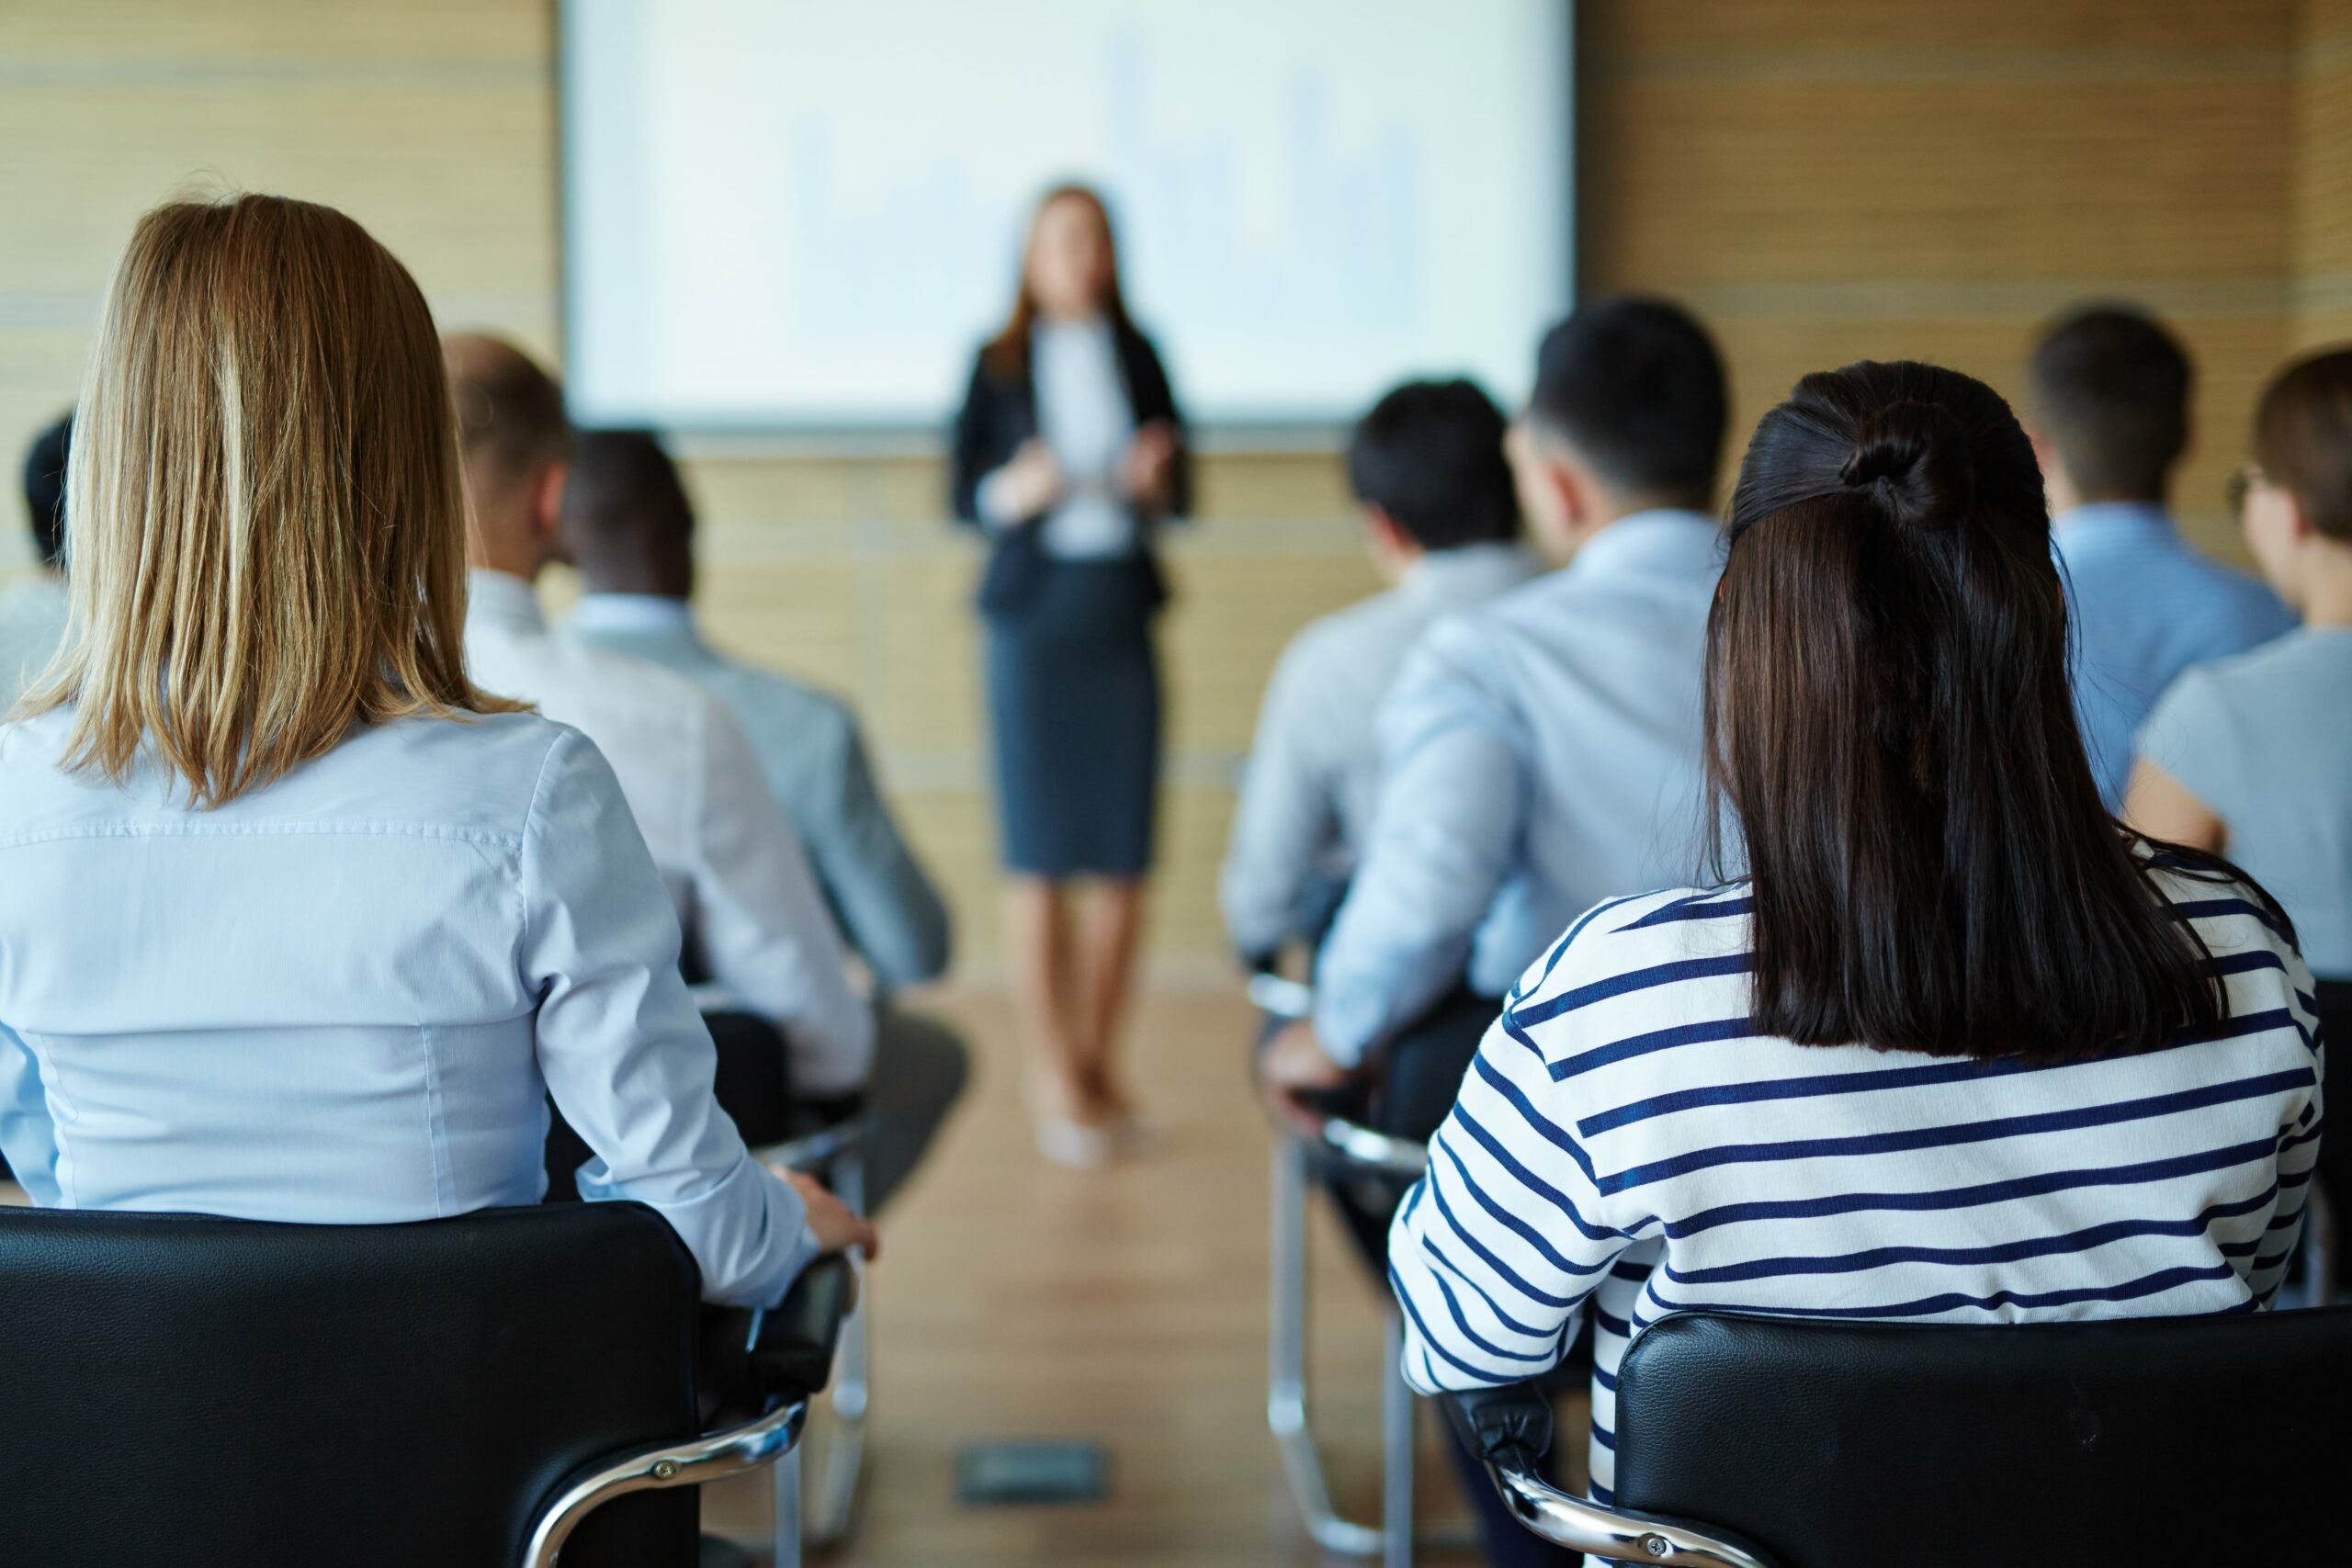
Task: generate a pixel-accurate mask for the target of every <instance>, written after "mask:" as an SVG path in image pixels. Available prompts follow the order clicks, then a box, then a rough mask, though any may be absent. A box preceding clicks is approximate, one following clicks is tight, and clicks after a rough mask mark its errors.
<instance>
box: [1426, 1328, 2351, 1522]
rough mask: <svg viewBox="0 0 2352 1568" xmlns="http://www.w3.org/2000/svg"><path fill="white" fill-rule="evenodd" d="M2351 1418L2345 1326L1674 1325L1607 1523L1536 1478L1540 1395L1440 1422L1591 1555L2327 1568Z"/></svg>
mask: <svg viewBox="0 0 2352 1568" xmlns="http://www.w3.org/2000/svg"><path fill="white" fill-rule="evenodd" d="M2347 1402H2352V1308H2323V1309H2318V1310H2314V1311H2310V1312H2294V1313H2264V1314H2250V1315H2243V1316H2232V1317H2202V1318H2139V1319H2123V1320H2111V1321H2107V1322H2098V1323H2068V1324H2041V1325H2030V1326H2006V1327H2004V1326H1984V1327H1975V1326H1972V1327H1946V1326H1941V1325H1911V1324H1885V1323H1842V1322H1825V1321H1817V1320H1816V1321H1805V1320H1802V1319H1792V1318H1777V1317H1749V1316H1741V1315H1738V1314H1728V1313H1713V1312H1691V1313H1681V1314H1676V1315H1674V1316H1671V1317H1668V1318H1665V1319H1663V1320H1661V1321H1660V1322H1658V1323H1657V1324H1656V1325H1652V1326H1651V1327H1650V1328H1649V1329H1648V1330H1647V1331H1646V1332H1645V1333H1644V1334H1643V1335H1642V1336H1641V1337H1640V1338H1638V1339H1636V1340H1635V1341H1634V1346H1633V1348H1632V1349H1631V1350H1630V1351H1628V1352H1627V1354H1626V1357H1625V1361H1624V1365H1623V1367H1622V1368H1621V1369H1620V1370H1619V1373H1618V1384H1617V1445H1616V1450H1615V1451H1616V1463H1617V1477H1616V1480H1617V1483H1616V1489H1615V1501H1614V1502H1613V1504H1611V1506H1606V1507H1603V1506H1600V1505H1598V1504H1595V1503H1592V1502H1589V1501H1588V1500H1586V1499H1584V1498H1580V1497H1574V1496H1571V1495H1568V1494H1566V1493H1565V1492H1561V1491H1559V1490H1557V1489H1555V1488H1554V1487H1553V1486H1551V1485H1550V1484H1548V1483H1545V1482H1544V1481H1543V1480H1542V1479H1540V1477H1539V1475H1538V1473H1537V1461H1540V1459H1541V1458H1542V1456H1543V1454H1544V1450H1546V1449H1547V1448H1548V1447H1549V1446H1550V1444H1551V1435H1552V1434H1551V1409H1550V1405H1549V1404H1548V1402H1547V1401H1546V1400H1545V1399H1544V1398H1543V1397H1542V1396H1541V1395H1539V1394H1537V1393H1535V1392H1534V1391H1533V1390H1532V1389H1530V1388H1528V1387H1527V1386H1526V1385H1519V1386H1515V1387H1511V1388H1506V1389H1499V1390H1495V1391H1492V1392H1489V1393H1479V1394H1472V1395H1460V1396H1455V1397H1453V1398H1452V1399H1449V1400H1448V1401H1447V1402H1446V1403H1447V1404H1448V1407H1449V1413H1450V1414H1451V1415H1452V1416H1453V1419H1454V1420H1455V1421H1456V1422H1457V1424H1458V1425H1460V1426H1461V1427H1463V1428H1464V1435H1465V1437H1466V1438H1467V1439H1468V1440H1469V1441H1470V1443H1471V1445H1472V1449H1473V1451H1476V1452H1478V1453H1480V1454H1482V1455H1483V1456H1484V1457H1485V1458H1486V1461H1487V1470H1488V1472H1489V1473H1490V1474H1491V1475H1492V1476H1493V1478H1494V1481H1495V1484H1496V1485H1497V1486H1498V1487H1499V1488H1500V1489H1501V1492H1502V1495H1503V1496H1504V1498H1505V1500H1506V1501H1507V1502H1508V1503H1509V1504H1510V1507H1511V1510H1512V1512H1513V1513H1514V1514H1516V1515H1517V1516H1518V1517H1519V1518H1520V1519H1521V1521H1522V1522H1523V1523H1525V1524H1526V1525H1527V1527H1528V1528H1529V1529H1532V1530H1534V1531H1535V1532H1536V1533H1537V1534H1538V1535H1541V1536H1543V1537H1544V1538H1545V1539H1546V1540H1552V1541H1555V1542H1557V1543H1559V1544H1560V1545H1562V1546H1566V1547H1572V1548H1576V1549H1578V1550H1581V1551H1584V1552H1586V1553H1587V1554H1589V1555H1590V1556H1593V1557H1598V1558H1601V1559H1605V1560H1607V1561H1611V1562H1649V1563H1669V1564H1683V1565H1687V1568H1888V1565H1890V1564H1895V1563H1900V1564H1902V1568H1989V1565H1992V1564H1998V1565H1999V1568H2087V1565H2089V1564H2104V1563H2123V1562H2130V1563H2147V1564H2172V1563H2205V1562H2249V1563H2251V1562H2265V1563H2268V1562H2278V1563H2303V1562H2338V1561H2341V1559H2339V1558H2337V1557H2336V1555H2335V1553H2336V1552H2338V1551H2344V1550H2345V1546H2344V1534H2345V1530H2344V1524H2343V1520H2342V1517H2341V1503H2342V1494H2341V1493H2340V1491H2339V1490H2338V1488H2340V1487H2341V1485H2342V1484H2343V1476H2342V1471H2343V1461H2342V1459H2341V1454H2342V1450H2339V1449H2337V1448H2336V1447H2335V1443H2336V1441H2337V1440H2339V1438H2340V1435H2341V1434H2340V1431H2339V1428H2340V1427H2341V1425H2342V1413H2343V1411H2344V1410H2345V1409H2346V1407H2347ZM2330 1454H2335V1455H2337V1456H2338V1457H2337V1458H2335V1459H2330V1458H2329V1457H2328V1456H2329V1455H2330ZM2331 1540H2332V1541H2335V1543H2336V1544H2335V1545H2334V1546H2330V1545H2328V1544H2327V1543H2328V1542H2329V1541H2331Z"/></svg>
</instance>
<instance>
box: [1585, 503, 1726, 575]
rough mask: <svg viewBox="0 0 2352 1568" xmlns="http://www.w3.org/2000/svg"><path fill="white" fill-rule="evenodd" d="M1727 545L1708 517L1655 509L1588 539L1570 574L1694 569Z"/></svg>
mask: <svg viewBox="0 0 2352 1568" xmlns="http://www.w3.org/2000/svg"><path fill="white" fill-rule="evenodd" d="M1723 543H1724V541H1723V530H1722V529H1720V528H1718V527H1717V526H1716V525H1715V520H1714V519H1713V518H1712V517H1710V516H1708V515H1706V514H1705V513H1701V512H1685V511H1682V510H1680V509H1679V508H1676V507H1657V508H1655V509H1653V510H1651V511H1648V512H1634V513H1627V514H1626V515H1624V516H1623V517H1620V518H1619V519H1617V521H1616V522H1614V523H1611V524H1610V525H1608V526H1607V527H1605V528H1603V529H1601V530H1600V532H1599V533H1598V534H1595V535H1594V536H1592V537H1591V538H1589V539H1587V540H1586V541H1585V542H1584V543H1583V544H1582V545H1581V546H1579V547H1577V553H1576V558H1575V559H1573V560H1571V561H1570V562H1569V563H1568V567H1567V570H1570V571H1573V572H1575V573H1577V575H1578V576H1580V577H1592V576H1595V575H1601V576H1618V575H1622V574H1624V573H1628V572H1638V571H1645V570H1652V569H1657V568H1665V569H1667V570H1676V569H1680V568H1694V569H1695V568H1699V567H1703V566H1705V565H1707V564H1708V563H1709V562H1711V561H1714V560H1716V559H1718V558H1720V557H1721V555H1722V553H1723Z"/></svg>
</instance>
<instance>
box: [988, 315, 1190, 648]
mask: <svg viewBox="0 0 2352 1568" xmlns="http://www.w3.org/2000/svg"><path fill="white" fill-rule="evenodd" d="M1116 347H1117V351H1118V355H1119V372H1120V375H1121V378H1123V379H1124V380H1125V382H1126V386H1127V405H1128V407H1129V408H1131V409H1132V410H1134V412H1135V419H1136V428H1138V429H1140V428H1142V427H1143V426H1144V425H1146V424H1148V423H1151V422H1152V421H1153V420H1156V419H1159V420H1166V421H1167V422H1168V423H1170V425H1172V426H1173V427H1174V428H1175V431H1176V457H1175V463H1174V466H1173V469H1172V472H1171V475H1170V479H1171V484H1170V491H1171V497H1172V501H1173V504H1172V505H1171V506H1170V514H1172V515H1175V516H1179V517H1181V516H1182V515H1183V514H1184V513H1187V512H1188V511H1190V510H1191V509H1192V504H1193V457H1192V449H1191V445H1190V443H1189V442H1188V441H1187V439H1186V433H1185V429H1184V416H1183V415H1182V413H1181V412H1178V411H1177V408H1176V394H1175V392H1174V391H1173V390H1172V389H1170V387H1169V385H1168V372H1167V370H1166V369H1164V368H1163V367H1161V365H1160V363H1159V354H1158V352H1157V351H1155V350H1154V349H1153V348H1152V346H1151V340H1150V339H1149V338H1147V337H1145V336H1144V335H1143V333H1139V332H1137V331H1136V329H1135V328H1134V327H1132V326H1128V327H1123V328H1121V329H1119V331H1118V333H1117V335H1116ZM1035 434H1037V389H1036V385H1035V382H1034V381H1033V380H1032V379H1031V378H1030V376H1029V373H1028V371H1027V370H1026V369H1025V368H1024V369H1023V372H1022V373H1021V374H1020V375H1019V376H1017V377H1001V376H999V375H998V374H997V373H996V372H995V371H993V370H992V369H990V368H989V364H988V360H987V358H986V357H985V355H983V356H981V357H979V358H978V359H977V360H976V361H975V363H974V364H973V366H972V383H971V387H970V389H968V390H967V391H966V392H965V394H964V407H963V411H962V412H960V413H958V414H957V415H956V430H955V438H954V444H953V445H954V450H953V457H952V462H951V464H950V481H949V482H950V486H951V489H952V491H953V497H952V499H953V501H954V503H955V507H956V517H957V518H958V519H959V520H961V521H963V522H965V523H968V524H971V525H974V526H978V524H979V520H980V506H979V489H980V481H981V480H982V479H986V478H988V476H989V475H990V474H992V473H994V472H996V470H997V469H999V468H1002V467H1003V466H1004V465H1005V464H1006V463H1007V462H1008V461H1010V460H1011V458H1012V454H1013V453H1014V452H1016V451H1017V450H1019V449H1020V446H1021V444H1022V443H1023V442H1024V441H1027V440H1028V439H1029V438H1030V437H1031V436H1033V435H1035ZM1045 520H1046V519H1045V514H1044V513H1039V514H1037V515H1035V516H1033V517H1024V518H1023V519H1022V520H1021V521H1020V522H1019V523H1017V524H1015V525H1013V526H1012V527H1011V528H1007V529H1005V530H1004V531H1003V532H1001V533H1000V534H999V535H998V536H997V537H996V546H995V547H994V548H993V549H992V550H990V551H989V565H988V571H987V573H986V575H984V576H983V577H982V578H981V579H980V594H979V600H980V609H981V610H982V611H983V612H984V613H986V614H988V615H1019V614H1020V613H1021V610H1022V607H1023V605H1024V604H1026V603H1027V602H1028V600H1029V598H1030V596H1031V595H1032V593H1033V592H1035V587H1036V584H1037V581H1038V580H1039V579H1040V578H1041V577H1042V576H1043V575H1044V573H1045V569H1046V547H1045V543H1044V541H1043V540H1042V539H1040V538H1039V537H1038V527H1039V525H1041V524H1043V523H1044V522H1045ZM1138 521H1139V522H1141V523H1142V524H1143V525H1144V526H1143V527H1142V529H1141V530H1140V534H1141V537H1142V541H1143V557H1142V561H1143V570H1144V571H1145V573H1146V575H1147V577H1148V580H1149V599H1150V602H1151V604H1153V605H1154V606H1155V607H1157V606H1158V605H1159V604H1165V603H1167V600H1168V587H1167V579H1166V577H1165V576H1163V575H1162V574H1161V572H1160V570H1159V559H1158V558H1157V557H1156V556H1155V555H1154V553H1153V551H1152V547H1151V532H1152V525H1156V524H1157V523H1159V521H1160V519H1159V517H1157V516H1153V517H1144V518H1140V519H1138Z"/></svg>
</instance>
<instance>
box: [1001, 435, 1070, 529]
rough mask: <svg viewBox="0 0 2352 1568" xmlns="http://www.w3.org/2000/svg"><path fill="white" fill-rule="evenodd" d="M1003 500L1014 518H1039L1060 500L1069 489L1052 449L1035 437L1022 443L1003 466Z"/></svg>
mask: <svg viewBox="0 0 2352 1568" xmlns="http://www.w3.org/2000/svg"><path fill="white" fill-rule="evenodd" d="M1003 472H1004V479H1005V491H1006V494H1005V499H1006V500H1007V501H1008V502H1011V503H1012V514H1013V515H1014V516H1016V517H1041V516H1043V515H1045V514H1046V513H1048V512H1051V511H1052V510H1053V509H1054V508H1055V507H1056V506H1057V505H1059V504H1060V503H1061V500H1062V495H1063V492H1064V491H1065V490H1066V489H1067V488H1068V486H1067V483H1066V481H1065V480H1064V479H1063V476H1062V466H1061V464H1060V463H1058V462H1057V461H1056V460H1055V458H1054V449H1053V448H1052V447H1050V446H1046V443H1045V442H1044V441H1043V440H1041V439H1039V438H1038V437H1036V436H1032V437H1030V438H1029V439H1028V440H1026V441H1024V442H1023V443H1022V444H1021V446H1020V449H1019V450H1018V451H1016V452H1014V453H1013V454H1012V459H1011V460H1010V461H1009V462H1007V463H1006V464H1005V465H1004V469H1003Z"/></svg>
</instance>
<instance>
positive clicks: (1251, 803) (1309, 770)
mask: <svg viewBox="0 0 2352 1568" xmlns="http://www.w3.org/2000/svg"><path fill="white" fill-rule="evenodd" d="M1504 429H1505V425H1504V421H1503V416H1502V413H1501V411H1499V410H1498V409H1497V408H1496V407H1495V405H1494V402H1493V400H1491V399H1489V398H1488V397H1487V394H1486V393H1485V392H1483V391H1481V390H1480V389H1478V388H1477V387H1476V385H1474V384H1473V383H1471V382H1468V381H1408V382H1407V383H1406V384H1405V385H1403V386H1401V387H1398V388H1397V389H1395V390H1394V391H1391V392H1390V393H1388V395H1387V396H1385V397H1384V398H1382V399H1381V400H1380V401H1379V402H1377V403H1375V404H1374V405H1373V408H1372V412H1369V413H1367V414H1365V415H1364V416H1363V420H1362V421H1360V422H1359V423H1357V425H1356V428H1355V433H1354V434H1353V436H1352V437H1351V440H1350V442H1349V444H1348V458H1347V463H1348V481H1349V485H1350V488H1351V490H1353V491H1354V492H1355V498H1356V502H1357V504H1358V505H1359V506H1360V507H1361V508H1362V512H1363V535H1364V544H1365V547H1366V549H1367V550H1368V552H1369V553H1370V555H1371V557H1372V561H1373V566H1374V570H1377V571H1378V572H1379V573H1380V575H1381V577H1382V578H1383V579H1385V581H1387V582H1389V583H1390V584H1391V585H1392V586H1391V587H1390V588H1389V589H1388V591H1387V592H1384V593H1378V594H1374V596H1373V597H1371V598H1369V599H1365V600H1363V601H1361V602H1360V603H1358V604H1351V605H1350V606H1348V607H1347V608H1346V609H1344V610H1340V611H1338V612H1335V613H1334V614H1332V615H1326V616H1324V617H1323V618H1322V619H1320V620H1318V621H1316V622H1314V623H1312V624H1311V625H1309V626H1307V627H1306V629H1305V630H1303V631H1301V632H1300V633H1299V634H1298V635H1297V636H1296V637H1293V638H1292V639H1291V643H1290V646H1289V647H1288V648H1286V649H1283V656H1282V659H1281V660H1280V662H1278V663H1277V664H1276V665H1275V666H1274V673H1273V677H1272V680H1271V681H1270V682H1268V683H1267V686H1266V697H1265V703H1264V705H1263V707H1262V708H1261V710H1260V713H1259V716H1258V732H1257V739H1256V740H1255V741H1254V742H1253V743H1252V744H1251V746H1250V766H1249V770H1248V772H1247V773H1246V775H1245V776H1244V777H1243V780H1242V784H1241V793H1240V799H1239V802H1238V805H1237V806H1236V807H1235V811H1234V818H1233V834H1232V838H1231V840H1229V842H1228V844H1227V850H1226V858H1225V870H1224V874H1223V875H1222V877H1221V878H1220V880H1219V884H1218V894H1219V902H1220V904H1221V905H1222V906H1223V908H1224V911H1225V924H1226V931H1227V934H1228V935H1229V936H1230V937H1231V938H1232V940H1233V943H1234V946H1235V947H1236V948H1238V950H1239V951H1240V952H1241V953H1242V954H1243V955H1244V957H1245V958H1246V959H1248V960H1250V962H1252V963H1259V962H1263V961H1265V960H1267V959H1269V958H1271V957H1272V955H1273V954H1274V953H1276V952H1277V951H1278V950H1279V949H1281V948H1283V947H1284V946H1285V945H1287V944H1289V943H1291V942H1313V941H1314V940H1315V939H1317V937H1319V936H1320V935H1321V933H1322V931H1323V928H1324V926H1325V925H1326V924H1328V923H1329V919H1330V917H1331V914H1332V911H1333V908H1334V907H1335V905H1336V902H1337V899H1338V897H1339V895H1340V892H1342V891H1343V890H1344V889H1345V887H1346V886H1347V880H1348V876H1349V874H1350V873H1351V871H1352V870H1353V868H1354V864H1355V859H1356V855H1357V853H1358V851H1359V850H1360V848H1361V846H1362V845H1363V839H1364V834H1365V832H1366V830H1367V829H1369V827H1370V825H1371V820H1372V814H1373V807H1374V801H1375V799H1376V796H1377V792H1378V789H1379V783H1380V745H1379V739H1378V737H1377V735H1376V734H1375V732H1374V727H1373V718H1374V713H1375V712H1376V710H1377V709H1378V707H1379V705H1380V699H1381V697H1382V696H1383V695H1384V694H1385V693H1386V692H1387V690H1388V686H1389V682H1391V681H1393V680H1394V679H1395V678H1396V674H1397V668H1398V667H1399V666H1400V665H1402V664H1403V662H1404V660H1405V655H1406V653H1407V651H1408V649H1411V647H1412V645H1413V644H1414V642H1415V641H1416V640H1417V639H1418V638H1419V636H1420V634H1421V631H1422V630H1423V628H1425V627H1426V626H1429V625H1430V623H1431V622H1432V621H1435V620H1437V619H1438V618H1439V617H1441V616H1443V615H1452V614H1454V613H1456V612H1458V611H1462V610H1467V609H1470V608H1472V607H1474V606H1476V605H1479V604H1485V603H1487V601H1488V600H1491V599H1493V598H1495V597H1496V596H1497V595H1498V594H1500V593H1503V592H1507V591H1509V590H1510V589H1512V588H1516V587H1518V586H1519V585H1520V584H1521V583H1522V582H1524V581H1527V580H1528V578H1529V577H1531V576H1532V575H1533V574H1534V570H1535V563H1534V561H1533V559H1532V558H1531V557H1530V556H1529V554H1528V553H1527V551H1526V550H1524V549H1523V548H1521V546H1520V544H1519V531H1520V529H1519V502H1518V498H1517V497H1516V495H1515V494H1514V493H1513V491H1512V488H1511V474H1510V462H1509V461H1508V460H1507V459H1506V458H1505V457H1504V456H1503V434H1504Z"/></svg>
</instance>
